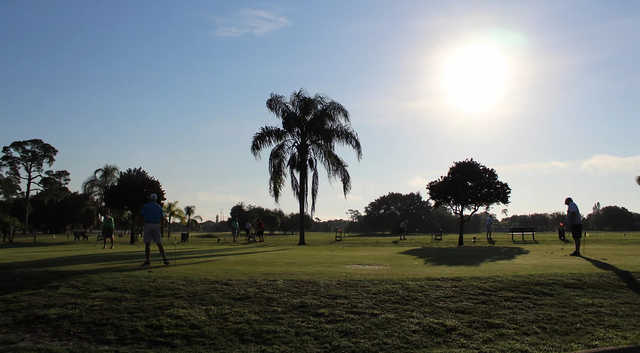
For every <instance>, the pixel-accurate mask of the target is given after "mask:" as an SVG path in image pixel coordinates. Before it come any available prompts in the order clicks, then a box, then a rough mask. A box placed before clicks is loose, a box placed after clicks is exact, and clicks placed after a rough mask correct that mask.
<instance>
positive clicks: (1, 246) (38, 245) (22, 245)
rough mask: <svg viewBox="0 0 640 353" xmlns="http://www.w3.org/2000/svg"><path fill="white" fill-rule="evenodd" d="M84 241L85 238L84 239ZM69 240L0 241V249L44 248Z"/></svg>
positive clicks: (66, 243)
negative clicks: (37, 241)
mask: <svg viewBox="0 0 640 353" xmlns="http://www.w3.org/2000/svg"><path fill="white" fill-rule="evenodd" d="M85 241H86V240H85ZM70 244H72V242H71V241H64V240H63V241H57V242H39V243H34V242H13V243H0V249H12V248H45V247H50V246H57V245H70Z"/></svg>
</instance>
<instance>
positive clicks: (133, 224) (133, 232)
mask: <svg viewBox="0 0 640 353" xmlns="http://www.w3.org/2000/svg"><path fill="white" fill-rule="evenodd" d="M129 237H130V238H129V244H134V243H135V242H136V215H135V214H133V213H132V214H131V234H130V235H129Z"/></svg>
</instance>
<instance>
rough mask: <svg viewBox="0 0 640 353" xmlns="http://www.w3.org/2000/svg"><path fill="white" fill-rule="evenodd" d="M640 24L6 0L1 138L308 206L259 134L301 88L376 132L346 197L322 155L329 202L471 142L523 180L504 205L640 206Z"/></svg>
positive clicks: (616, 9)
mask: <svg viewBox="0 0 640 353" xmlns="http://www.w3.org/2000/svg"><path fill="white" fill-rule="evenodd" d="M638 23H640V3H637V2H633V1H606V2H604V1H586V0H585V1H497V2H494V1H471V2H461V1H450V2H442V1H439V2H436V1H429V2H426V1H393V2H392V1H373V0H371V1H322V2H320V1H314V2H299V1H264V2H254V1H233V2H231V1H197V0H193V1H142V0H141V1H16V0H8V1H2V2H0V43H2V55H0V82H2V83H1V84H0V126H2V129H0V143H1V144H2V145H3V146H5V145H9V144H10V143H11V142H12V141H16V140H24V139H31V138H40V139H43V140H44V141H46V142H48V143H50V144H51V145H53V146H54V147H56V148H57V149H58V150H59V153H58V155H57V157H56V162H55V164H54V166H53V169H66V170H68V171H70V173H71V184H70V188H71V189H72V190H74V191H77V190H80V188H81V185H82V182H83V181H84V180H85V179H86V178H88V177H89V176H90V175H91V174H92V173H93V171H94V170H95V169H97V168H100V167H101V166H103V165H104V164H106V163H110V164H115V165H117V166H118V167H119V168H120V169H122V170H124V169H127V168H134V167H140V166H141V167H143V168H144V169H145V170H147V171H148V172H149V173H150V174H151V175H153V176H155V177H156V178H157V179H158V180H160V182H161V183H162V185H163V186H164V188H165V190H166V194H167V197H168V199H169V200H171V201H174V200H177V201H179V205H181V206H183V207H184V206H186V205H195V206H196V213H197V214H199V215H201V216H202V217H203V218H205V219H215V217H216V215H222V217H223V218H226V216H227V215H228V214H229V209H230V208H231V207H232V206H233V205H235V204H236V203H238V202H244V203H245V204H253V205H259V206H263V207H268V208H281V209H283V210H284V211H285V212H297V203H296V201H295V199H294V196H293V194H292V192H291V191H290V190H289V189H287V190H286V191H285V193H284V194H283V195H282V197H281V200H280V203H279V204H276V203H275V202H274V201H273V198H271V196H270V195H269V192H268V169H267V160H268V154H265V155H264V156H263V157H262V158H261V159H256V158H254V157H253V156H252V155H251V153H250V150H249V147H250V143H251V139H252V136H253V134H255V133H256V132H257V131H258V130H259V128H260V127H262V126H265V125H278V124H279V122H280V121H279V120H277V119H276V118H275V117H274V116H273V115H272V114H270V113H269V112H268V111H267V109H266V107H265V102H266V100H267V99H268V98H269V95H270V94H271V93H277V94H283V95H285V96H288V95H290V94H291V93H292V92H293V91H295V90H298V89H301V88H302V89H305V90H306V91H307V92H308V93H310V94H316V93H319V94H323V95H325V96H327V97H329V98H331V99H333V100H335V101H337V102H339V103H341V104H342V105H343V106H344V107H345V108H346V109H347V110H348V111H349V113H350V117H351V124H352V127H353V128H354V129H355V130H356V132H357V133H358V135H359V138H360V142H361V144H362V148H363V158H362V160H361V161H357V159H356V156H355V154H354V153H353V151H351V150H348V149H343V148H340V149H339V150H338V151H339V153H340V155H341V156H343V157H344V159H345V160H346V161H347V162H348V164H349V171H350V174H351V177H352V184H353V185H352V190H351V192H350V193H349V194H348V195H347V197H346V198H345V197H344V195H343V194H342V191H341V187H340V185H339V183H338V182H335V181H334V182H330V181H329V180H328V179H327V178H326V174H324V173H321V179H320V190H319V197H318V202H317V206H316V214H315V216H316V217H318V218H320V219H323V220H325V219H334V218H346V217H347V216H346V214H345V212H346V210H348V209H358V210H360V211H363V210H364V207H365V206H366V205H367V204H368V203H369V202H371V201H373V200H375V199H376V198H378V197H380V196H382V195H385V194H387V193H389V192H401V193H408V192H420V193H421V194H422V195H423V196H424V197H425V198H426V197H428V194H427V192H426V184H427V182H429V181H431V180H435V179H437V178H438V177H440V176H441V175H445V174H446V173H447V171H448V169H449V167H450V166H451V165H452V164H453V163H454V162H455V161H460V160H464V159H467V158H473V159H475V160H477V161H479V162H480V163H482V164H484V165H486V166H488V167H491V168H494V169H495V170H496V171H497V173H498V176H499V178H500V180H502V181H504V182H506V183H508V184H509V186H510V187H511V189H512V192H511V198H510V204H509V205H506V206H503V205H498V206H495V207H493V208H492V212H495V213H500V211H501V210H502V209H503V208H507V209H508V210H509V213H510V214H529V213H536V212H555V211H564V210H565V206H564V204H563V201H564V199H565V197H567V196H571V197H573V199H574V200H575V201H576V203H577V204H578V206H579V207H580V208H581V211H582V213H584V214H588V213H590V212H591V206H592V205H593V204H594V203H595V202H600V203H601V204H602V205H603V206H606V205H619V206H623V207H626V208H628V209H629V210H632V211H634V212H640V186H638V185H637V184H636V182H635V176H637V175H640V147H639V145H638V142H637V138H638V132H640V119H638V117H637V115H638V112H639V111H640V94H639V92H640V69H639V67H638V64H637V63H638V62H640V31H638V25H637V24H638ZM287 185H288V184H287Z"/></svg>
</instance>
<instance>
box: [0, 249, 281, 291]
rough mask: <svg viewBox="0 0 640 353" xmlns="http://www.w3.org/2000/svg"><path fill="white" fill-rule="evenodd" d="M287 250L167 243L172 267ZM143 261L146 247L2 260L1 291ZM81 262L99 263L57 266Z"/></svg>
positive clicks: (125, 268) (134, 267) (128, 268)
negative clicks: (182, 246)
mask: <svg viewBox="0 0 640 353" xmlns="http://www.w3.org/2000/svg"><path fill="white" fill-rule="evenodd" d="M284 250H286V249H269V248H265V247H258V248H252V249H244V250H240V249H204V250H186V251H185V250H183V251H180V250H178V251H173V250H172V249H170V248H169V247H168V246H165V251H166V252H167V258H168V259H169V261H171V262H172V264H171V265H170V266H169V268H171V267H175V266H189V265H197V264H202V263H207V262H213V261H216V260H217V259H219V258H222V257H227V256H239V255H253V254H264V253H270V252H277V251H284ZM153 251H157V250H156V248H155V247H153V246H152V252H153ZM158 256H159V255H157V252H156V253H154V254H152V257H153V260H154V261H158V262H159V258H158ZM193 260H197V261H193ZM198 260H199V261H198ZM143 261H144V250H142V251H140V250H137V251H124V252H112V251H109V250H106V251H105V252H104V253H99V254H82V255H71V256H60V257H53V258H43V259H37V260H29V261H15V262H11V263H6V264H1V265H0V276H1V277H2V278H3V281H0V282H1V283H0V293H11V292H16V291H21V290H25V289H30V288H39V287H41V286H44V285H47V284H49V283H52V282H57V281H61V280H64V279H68V278H72V277H76V276H86V275H99V274H109V273H126V272H133V271H146V270H148V268H143V267H141V266H140V265H141V264H142V262H143ZM79 265H96V266H97V267H96V268H90V269H87V270H76V269H56V267H62V266H79ZM104 265H107V266H104ZM160 267H163V266H160ZM152 269H158V267H156V266H153V267H152Z"/></svg>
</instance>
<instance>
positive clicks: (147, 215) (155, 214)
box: [142, 194, 169, 266]
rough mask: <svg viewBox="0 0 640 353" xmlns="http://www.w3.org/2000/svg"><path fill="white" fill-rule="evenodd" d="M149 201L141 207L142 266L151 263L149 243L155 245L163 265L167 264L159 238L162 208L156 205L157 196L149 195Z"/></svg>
mask: <svg viewBox="0 0 640 353" xmlns="http://www.w3.org/2000/svg"><path fill="white" fill-rule="evenodd" d="M149 198H150V199H151V201H149V202H147V203H145V204H144V206H142V217H143V218H144V236H143V240H144V255H145V257H146V260H145V262H144V263H143V264H142V266H149V264H150V263H151V262H150V261H149V258H150V256H151V241H153V242H154V243H156V245H157V246H158V250H159V251H160V255H162V260H163V261H164V264H165V265H168V264H169V260H167V257H166V256H165V254H164V247H163V246H162V240H161V238H160V236H161V234H160V222H162V219H163V214H162V207H161V206H160V205H159V204H158V202H157V201H158V195H156V194H151V196H150V197H149Z"/></svg>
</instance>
